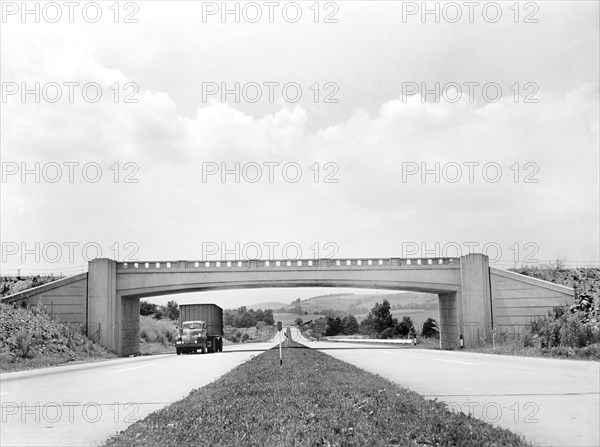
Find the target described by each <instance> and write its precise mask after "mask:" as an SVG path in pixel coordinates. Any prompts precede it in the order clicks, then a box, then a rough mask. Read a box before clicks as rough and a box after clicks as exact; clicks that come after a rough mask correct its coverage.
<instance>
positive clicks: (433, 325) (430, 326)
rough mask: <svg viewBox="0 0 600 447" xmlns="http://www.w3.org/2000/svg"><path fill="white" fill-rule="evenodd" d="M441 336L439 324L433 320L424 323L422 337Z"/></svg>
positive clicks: (429, 319)
mask: <svg viewBox="0 0 600 447" xmlns="http://www.w3.org/2000/svg"><path fill="white" fill-rule="evenodd" d="M439 335H440V331H439V330H438V326H437V322H436V321H435V320H434V319H433V318H428V319H427V320H425V321H424V322H423V329H422V330H421V336H422V337H428V338H429V337H439Z"/></svg>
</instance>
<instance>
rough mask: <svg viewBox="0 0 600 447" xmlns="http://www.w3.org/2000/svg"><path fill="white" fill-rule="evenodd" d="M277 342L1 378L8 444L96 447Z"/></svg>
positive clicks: (2, 433)
mask: <svg viewBox="0 0 600 447" xmlns="http://www.w3.org/2000/svg"><path fill="white" fill-rule="evenodd" d="M272 346H274V344H273V343H256V344H244V345H234V346H231V345H226V346H225V347H224V349H223V352H222V353H216V354H204V355H202V354H196V355H180V356H178V355H176V354H175V352H173V354H163V355H155V356H145V357H134V358H125V359H116V360H107V361H102V362H94V363H87V364H81V365H69V366H60V367H54V368H43V369H38V370H31V371H23V372H16V373H7V374H2V375H0V403H1V405H2V408H1V411H2V414H1V417H2V423H1V424H0V426H1V428H0V444H1V445H2V446H28V447H29V446H31V447H33V446H42V445H43V446H93V445H98V444H100V443H102V442H103V441H104V440H105V439H106V438H108V437H109V436H110V435H112V434H114V433H115V432H117V431H119V430H123V429H125V428H126V427H128V426H129V425H131V424H132V423H133V422H135V421H137V420H139V419H143V418H144V417H146V416H147V415H148V414H150V413H152V412H153V411H156V410H158V409H160V408H162V407H164V406H166V405H169V404H171V403H173V402H175V401H177V400H180V399H182V398H183V397H185V396H187V395H188V394H189V393H190V392H191V391H192V390H193V389H196V388H199V387H202V386H204V385H206V384H208V383H210V382H212V381H213V380H215V379H217V378H219V377H220V376H221V375H223V374H225V373H226V372H227V371H229V370H231V369H233V368H234V367H236V366H238V365H240V364H241V363H243V362H246V361H247V360H249V359H250V358H251V357H252V356H255V355H258V354H260V353H261V352H264V351H265V350H266V349H269V348H270V347H272Z"/></svg>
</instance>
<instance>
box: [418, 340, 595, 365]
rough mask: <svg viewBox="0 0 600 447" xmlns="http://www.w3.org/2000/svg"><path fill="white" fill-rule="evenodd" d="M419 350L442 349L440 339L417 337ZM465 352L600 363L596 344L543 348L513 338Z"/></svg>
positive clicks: (484, 344)
mask: <svg viewBox="0 0 600 447" xmlns="http://www.w3.org/2000/svg"><path fill="white" fill-rule="evenodd" d="M416 347H417V348H419V349H437V350H439V349H440V343H439V339H438V338H425V337H417V345H416ZM463 351H464V352H477V353H481V354H497V355H516V356H521V357H545V358H557V359H569V360H587V361H600V343H594V344H591V345H588V346H585V347H583V348H572V347H568V346H555V347H552V348H542V347H539V346H523V345H522V342H521V341H520V340H517V339H513V338H511V337H509V338H505V339H500V340H498V341H496V346H495V347H494V346H493V345H492V343H491V342H485V343H482V344H481V345H480V346H476V347H473V348H468V349H463Z"/></svg>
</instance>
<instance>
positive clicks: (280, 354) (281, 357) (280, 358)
mask: <svg viewBox="0 0 600 447" xmlns="http://www.w3.org/2000/svg"><path fill="white" fill-rule="evenodd" d="M282 329H283V327H282V325H281V321H278V322H277V330H278V331H279V367H280V368H283V356H282V353H281V337H282V335H281V330H282Z"/></svg>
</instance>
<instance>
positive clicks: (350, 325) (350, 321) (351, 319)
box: [342, 315, 358, 335]
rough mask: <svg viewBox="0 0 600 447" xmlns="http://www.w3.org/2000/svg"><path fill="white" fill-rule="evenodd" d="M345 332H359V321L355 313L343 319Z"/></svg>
mask: <svg viewBox="0 0 600 447" xmlns="http://www.w3.org/2000/svg"><path fill="white" fill-rule="evenodd" d="M342 326H343V331H342V332H343V334H344V335H353V334H356V333H358V321H357V320H356V317H355V316H354V315H347V316H345V317H344V318H343V319H342Z"/></svg>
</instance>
